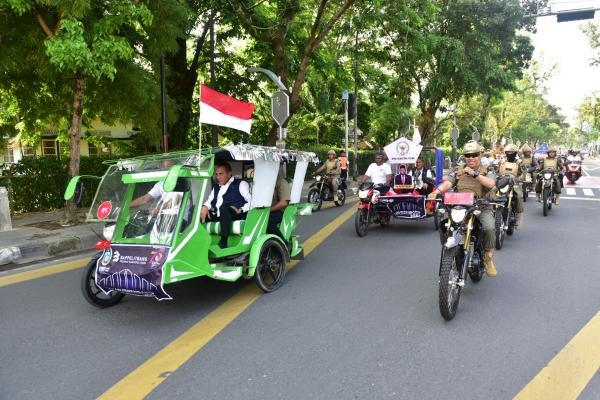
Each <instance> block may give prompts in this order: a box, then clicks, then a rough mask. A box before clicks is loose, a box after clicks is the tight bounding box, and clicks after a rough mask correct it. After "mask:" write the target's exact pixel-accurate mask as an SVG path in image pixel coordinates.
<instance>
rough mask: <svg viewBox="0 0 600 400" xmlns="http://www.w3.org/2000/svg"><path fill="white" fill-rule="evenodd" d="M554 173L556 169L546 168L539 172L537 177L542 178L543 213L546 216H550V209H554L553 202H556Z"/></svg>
mask: <svg viewBox="0 0 600 400" xmlns="http://www.w3.org/2000/svg"><path fill="white" fill-rule="evenodd" d="M554 174H556V170H555V169H553V168H546V169H544V170H542V171H540V173H539V174H538V177H537V179H538V180H541V181H542V183H541V185H542V193H541V197H542V208H543V210H542V213H543V215H544V217H546V216H548V211H550V210H552V204H554V199H555V196H556V195H555V193H554Z"/></svg>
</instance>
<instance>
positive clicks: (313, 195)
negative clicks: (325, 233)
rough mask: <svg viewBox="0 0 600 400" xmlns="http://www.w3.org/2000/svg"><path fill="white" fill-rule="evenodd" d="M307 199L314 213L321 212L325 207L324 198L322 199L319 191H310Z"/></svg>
mask: <svg viewBox="0 0 600 400" xmlns="http://www.w3.org/2000/svg"><path fill="white" fill-rule="evenodd" d="M307 198H308V202H309V203H312V205H313V210H314V211H319V210H320V209H321V206H322V205H323V197H321V194H320V193H319V191H318V190H317V189H314V188H313V189H310V190H309V191H308V196H307Z"/></svg>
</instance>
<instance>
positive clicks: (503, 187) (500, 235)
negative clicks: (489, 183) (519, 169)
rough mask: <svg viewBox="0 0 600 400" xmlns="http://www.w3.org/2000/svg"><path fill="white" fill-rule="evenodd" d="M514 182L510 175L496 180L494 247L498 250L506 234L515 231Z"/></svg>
mask: <svg viewBox="0 0 600 400" xmlns="http://www.w3.org/2000/svg"><path fill="white" fill-rule="evenodd" d="M515 184H516V182H515V181H514V179H513V178H512V177H511V176H508V175H507V176H503V177H501V178H499V179H498V180H497V182H496V187H497V188H498V192H497V194H496V200H495V203H496V204H497V206H496V209H495V218H496V249H498V250H500V249H501V248H502V246H503V245H504V238H505V237H506V235H508V236H511V235H512V234H513V233H514V231H515V225H516V223H517V213H516V206H517V199H516V196H518V194H517V192H516V191H515Z"/></svg>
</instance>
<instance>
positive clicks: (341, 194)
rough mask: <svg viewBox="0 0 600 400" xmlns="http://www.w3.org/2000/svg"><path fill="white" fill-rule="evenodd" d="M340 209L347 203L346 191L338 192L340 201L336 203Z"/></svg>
mask: <svg viewBox="0 0 600 400" xmlns="http://www.w3.org/2000/svg"><path fill="white" fill-rule="evenodd" d="M334 203H335V205H336V206H338V207H341V206H343V205H344V204H345V203H346V192H345V191H344V190H338V200H337V201H334Z"/></svg>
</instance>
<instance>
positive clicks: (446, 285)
mask: <svg viewBox="0 0 600 400" xmlns="http://www.w3.org/2000/svg"><path fill="white" fill-rule="evenodd" d="M460 268H461V262H460V259H459V252H458V249H457V248H453V249H446V248H445V247H443V248H442V259H441V260H440V283H439V305H440V314H442V317H444V319H445V320H446V321H450V320H451V319H452V318H454V316H455V315H456V310H457V309H458V301H459V300H460V292H461V289H462V287H461V285H460V284H459V281H460Z"/></svg>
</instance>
